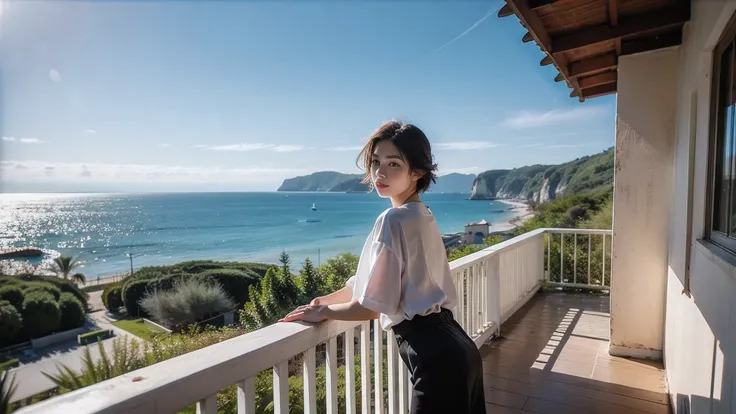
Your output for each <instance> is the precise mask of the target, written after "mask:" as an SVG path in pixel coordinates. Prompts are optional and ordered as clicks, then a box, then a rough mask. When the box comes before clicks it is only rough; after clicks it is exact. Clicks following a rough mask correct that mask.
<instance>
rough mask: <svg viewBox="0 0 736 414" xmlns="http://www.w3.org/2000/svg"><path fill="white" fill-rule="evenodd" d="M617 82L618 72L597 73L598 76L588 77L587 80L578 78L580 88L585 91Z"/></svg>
mask: <svg viewBox="0 0 736 414" xmlns="http://www.w3.org/2000/svg"><path fill="white" fill-rule="evenodd" d="M617 80H618V72H606V73H599V74H598V75H593V76H588V77H587V78H578V84H579V85H580V88H581V89H583V90H585V89H587V88H592V87H594V86H598V85H605V84H607V83H614V82H616V81H617Z"/></svg>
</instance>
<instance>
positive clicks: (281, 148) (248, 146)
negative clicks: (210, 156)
mask: <svg viewBox="0 0 736 414" xmlns="http://www.w3.org/2000/svg"><path fill="white" fill-rule="evenodd" d="M195 147H197V148H205V149H208V150H212V151H240V152H243V151H258V150H270V151H275V152H294V151H302V150H305V149H309V147H306V146H304V145H290V144H279V145H277V144H264V143H260V142H256V143H248V142H243V143H240V144H230V145H196V146H195Z"/></svg>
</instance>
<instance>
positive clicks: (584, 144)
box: [547, 142, 602, 148]
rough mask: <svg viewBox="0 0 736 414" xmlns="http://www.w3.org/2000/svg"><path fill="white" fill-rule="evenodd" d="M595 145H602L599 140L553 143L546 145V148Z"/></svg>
mask: <svg viewBox="0 0 736 414" xmlns="http://www.w3.org/2000/svg"><path fill="white" fill-rule="evenodd" d="M596 145H602V143H600V142H581V143H578V144H555V145H547V148H580V147H593V146H596Z"/></svg>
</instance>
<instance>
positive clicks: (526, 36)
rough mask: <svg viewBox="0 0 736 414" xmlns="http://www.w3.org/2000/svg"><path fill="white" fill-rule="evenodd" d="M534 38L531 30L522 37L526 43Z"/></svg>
mask: <svg viewBox="0 0 736 414" xmlns="http://www.w3.org/2000/svg"><path fill="white" fill-rule="evenodd" d="M533 40H534V37H533V36H532V34H531V33H529V32H526V34H525V35H524V37H522V38H521V41H522V42H524V43H529V42H531V41H533Z"/></svg>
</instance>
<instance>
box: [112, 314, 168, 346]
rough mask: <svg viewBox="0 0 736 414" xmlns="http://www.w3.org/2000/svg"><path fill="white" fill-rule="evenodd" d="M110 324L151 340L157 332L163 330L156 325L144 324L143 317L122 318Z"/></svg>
mask: <svg viewBox="0 0 736 414" xmlns="http://www.w3.org/2000/svg"><path fill="white" fill-rule="evenodd" d="M112 324H113V325H115V326H117V327H118V328H120V329H124V330H126V331H128V332H130V333H132V334H133V335H135V336H137V337H139V338H141V339H145V340H146V341H150V340H152V339H153V337H154V335H156V334H157V333H159V332H164V331H162V330H160V329H158V328H156V327H153V326H150V325H146V324H144V323H143V319H124V320H120V321H116V322H113V323H112Z"/></svg>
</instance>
